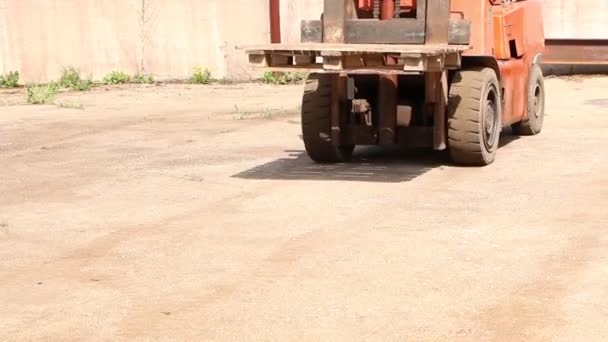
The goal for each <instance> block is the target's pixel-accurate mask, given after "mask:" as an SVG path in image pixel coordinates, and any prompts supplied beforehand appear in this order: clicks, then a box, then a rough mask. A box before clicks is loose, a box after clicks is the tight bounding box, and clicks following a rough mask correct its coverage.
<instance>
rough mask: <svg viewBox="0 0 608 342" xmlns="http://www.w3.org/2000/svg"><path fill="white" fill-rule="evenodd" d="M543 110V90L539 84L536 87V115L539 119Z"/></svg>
mask: <svg viewBox="0 0 608 342" xmlns="http://www.w3.org/2000/svg"><path fill="white" fill-rule="evenodd" d="M542 112H543V92H542V89H541V87H540V85H539V84H537V85H536V88H535V89H534V116H535V117H536V118H537V119H538V118H540V116H541V114H542Z"/></svg>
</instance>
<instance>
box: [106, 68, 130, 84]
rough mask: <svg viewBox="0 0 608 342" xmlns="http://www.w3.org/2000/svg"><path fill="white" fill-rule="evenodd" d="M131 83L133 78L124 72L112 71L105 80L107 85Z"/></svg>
mask: <svg viewBox="0 0 608 342" xmlns="http://www.w3.org/2000/svg"><path fill="white" fill-rule="evenodd" d="M129 82H131V76H129V74H127V73H125V72H122V71H116V70H115V71H112V72H111V73H109V74H107V75H106V76H105V77H104V78H103V83H104V84H105V85H116V84H125V83H129Z"/></svg>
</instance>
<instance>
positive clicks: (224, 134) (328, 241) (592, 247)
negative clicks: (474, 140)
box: [0, 77, 608, 341]
mask: <svg viewBox="0 0 608 342" xmlns="http://www.w3.org/2000/svg"><path fill="white" fill-rule="evenodd" d="M547 88H548V90H547V91H548V97H549V104H548V109H547V112H548V117H547V119H546V123H545V131H544V133H543V134H542V135H539V136H536V137H530V138H521V139H517V138H515V137H513V136H510V135H508V134H506V135H505V136H504V137H503V145H504V146H503V147H502V148H501V150H500V151H499V155H498V159H497V162H496V163H495V164H493V165H492V166H490V167H486V168H459V167H454V166H451V165H449V163H446V162H445V160H443V159H442V157H441V156H439V155H436V154H433V153H413V152H407V151H402V150H379V149H362V150H358V151H357V152H356V161H355V162H354V163H352V164H348V165H337V166H317V165H314V164H312V163H311V162H310V161H309V160H308V159H307V158H306V157H305V155H304V154H303V152H302V149H303V147H302V142H301V140H300V137H299V118H298V117H297V115H296V114H295V113H297V110H298V102H299V97H300V92H301V87H300V86H285V87H269V86H259V85H237V86H230V87H225V86H206V87H190V86H183V85H166V86H150V87H126V88H122V89H114V90H105V89H98V90H95V91H94V92H91V93H86V94H75V93H72V94H64V95H62V97H61V98H60V99H59V100H58V103H63V104H64V105H66V104H67V106H72V105H78V106H80V105H82V106H83V107H84V109H83V110H79V109H71V108H60V107H58V106H38V107H35V106H23V105H13V106H3V107H0V131H1V132H2V133H1V134H0V165H1V166H2V167H1V168H0V340H3V341H24V340H63V341H66V340H112V341H116V340H131V339H139V340H218V341H219V340H275V341H285V340H346V341H352V340H364V341H370V340H378V341H390V340H394V341H427V340H428V341H442V340H462V341H486V340H488V341H491V340H493V341H549V340H551V341H606V340H608V325H607V324H606V322H607V321H608V208H607V206H608V152H607V151H608V94H607V93H606V89H608V78H600V77H598V78H583V79H550V80H548V81H547ZM21 96H22V95H21V94H11V92H6V91H4V92H2V93H0V97H2V99H3V101H0V104H1V103H2V102H4V103H5V104H7V103H8V104H10V103H13V104H14V103H18V102H19V101H20V100H19V99H20V98H21Z"/></svg>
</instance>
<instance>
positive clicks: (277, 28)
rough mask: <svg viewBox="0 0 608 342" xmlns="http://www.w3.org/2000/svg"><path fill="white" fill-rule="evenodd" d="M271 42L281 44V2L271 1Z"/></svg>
mask: <svg viewBox="0 0 608 342" xmlns="http://www.w3.org/2000/svg"><path fill="white" fill-rule="evenodd" d="M269 7H270V42H271V43H272V44H280V43H281V2H280V0H270V4H269Z"/></svg>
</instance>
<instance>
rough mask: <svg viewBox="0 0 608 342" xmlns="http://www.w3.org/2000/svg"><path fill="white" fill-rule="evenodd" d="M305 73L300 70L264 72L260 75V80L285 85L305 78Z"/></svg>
mask: <svg viewBox="0 0 608 342" xmlns="http://www.w3.org/2000/svg"><path fill="white" fill-rule="evenodd" d="M306 77H307V75H306V74H304V73H300V72H286V73H283V72H266V73H264V75H262V82H263V83H266V84H275V85H285V84H292V83H298V82H301V81H302V80H305V79H306Z"/></svg>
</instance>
